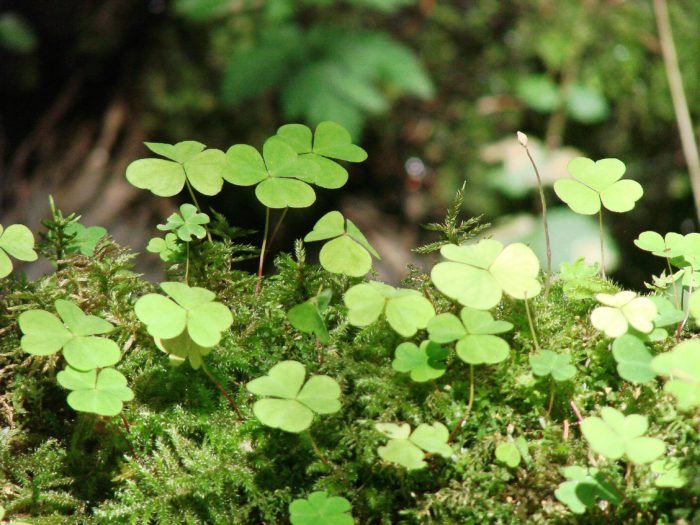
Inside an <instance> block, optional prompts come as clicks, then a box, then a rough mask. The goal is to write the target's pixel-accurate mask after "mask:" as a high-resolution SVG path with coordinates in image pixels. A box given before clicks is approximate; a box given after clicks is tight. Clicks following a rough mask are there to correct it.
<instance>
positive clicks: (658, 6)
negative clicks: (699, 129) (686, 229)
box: [654, 0, 700, 221]
mask: <svg viewBox="0 0 700 525" xmlns="http://www.w3.org/2000/svg"><path fill="white" fill-rule="evenodd" d="M654 13H655V15H656V24H657V27H658V30H659V42H660V44H661V56H662V57H663V61H664V66H665V68H666V78H667V79H668V86H669V89H670V90H671V99H672V100H673V109H674V112H675V114H676V122H677V123H678V132H679V133H680V136H681V146H682V148H683V156H684V157H685V163H686V164H687V166H688V174H689V175H690V187H691V189H692V191H693V200H694V201H695V212H696V216H697V218H698V221H700V154H699V153H698V144H697V141H696V140H695V133H694V132H693V122H692V120H691V118H690V110H689V109H688V101H687V100H686V97H685V89H684V88H683V77H682V76H681V70H680V67H679V65H678V55H677V54H676V46H675V44H674V43H673V33H672V31H671V20H670V18H669V16H668V5H667V4H666V0H654Z"/></svg>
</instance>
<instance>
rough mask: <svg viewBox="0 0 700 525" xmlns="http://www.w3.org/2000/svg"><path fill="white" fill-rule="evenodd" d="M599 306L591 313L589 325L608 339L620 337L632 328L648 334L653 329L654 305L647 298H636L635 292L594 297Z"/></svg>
mask: <svg viewBox="0 0 700 525" xmlns="http://www.w3.org/2000/svg"><path fill="white" fill-rule="evenodd" d="M596 299H597V300H598V302H600V303H602V304H603V305H604V306H599V307H598V308H596V309H595V310H593V312H591V323H592V324H593V326H595V327H596V328H597V329H598V330H600V331H602V332H605V335H607V336H608V337H620V336H621V335H623V334H625V333H627V330H628V329H629V327H630V326H632V327H633V328H634V329H635V330H637V331H639V332H642V333H643V334H648V333H649V332H651V331H652V330H653V329H654V319H656V305H655V304H654V302H653V301H652V300H651V299H649V298H648V297H637V294H636V293H635V292H619V293H616V294H615V295H610V294H606V293H599V294H598V295H596Z"/></svg>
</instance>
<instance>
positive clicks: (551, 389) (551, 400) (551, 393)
mask: <svg viewBox="0 0 700 525" xmlns="http://www.w3.org/2000/svg"><path fill="white" fill-rule="evenodd" d="M553 406H554V379H552V378H551V377H550V379H549V405H548V406H547V413H546V414H545V418H547V419H549V416H550V415H551V414H552V407H553Z"/></svg>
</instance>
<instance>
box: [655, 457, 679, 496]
mask: <svg viewBox="0 0 700 525" xmlns="http://www.w3.org/2000/svg"><path fill="white" fill-rule="evenodd" d="M651 471H652V472H653V473H654V474H659V476H657V477H656V478H655V479H654V485H656V486H657V487H662V488H674V489H679V488H681V487H684V486H685V485H686V484H687V483H688V478H687V477H686V476H685V474H684V473H683V472H682V471H681V465H680V461H678V459H676V458H662V459H657V460H656V461H654V462H653V463H652V464H651Z"/></svg>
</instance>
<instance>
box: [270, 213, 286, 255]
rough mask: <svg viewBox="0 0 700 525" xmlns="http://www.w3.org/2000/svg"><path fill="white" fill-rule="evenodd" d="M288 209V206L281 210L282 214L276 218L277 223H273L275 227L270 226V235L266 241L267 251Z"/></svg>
mask: <svg viewBox="0 0 700 525" xmlns="http://www.w3.org/2000/svg"><path fill="white" fill-rule="evenodd" d="M288 211H289V208H285V209H284V211H283V212H282V215H280V218H279V219H278V220H277V224H275V227H274V228H272V235H270V242H268V243H267V251H270V246H272V243H273V242H275V237H276V236H277V232H278V231H279V229H280V226H282V221H283V220H284V218H285V217H286V216H287V212H288Z"/></svg>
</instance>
